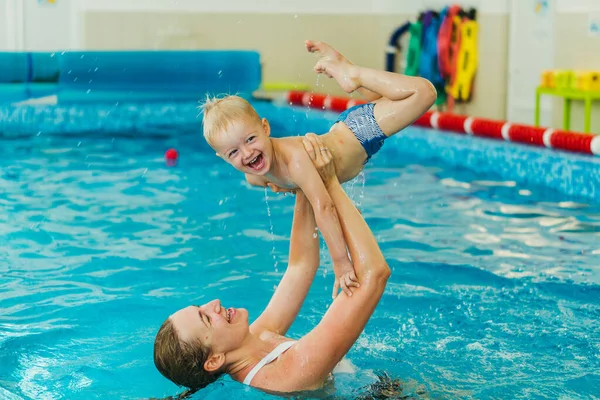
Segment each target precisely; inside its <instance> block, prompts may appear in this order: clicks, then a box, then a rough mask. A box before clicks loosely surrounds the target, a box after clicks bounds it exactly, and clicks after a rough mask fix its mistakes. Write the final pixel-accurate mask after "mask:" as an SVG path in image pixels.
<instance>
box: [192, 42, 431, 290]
mask: <svg viewBox="0 0 600 400" xmlns="http://www.w3.org/2000/svg"><path fill="white" fill-rule="evenodd" d="M305 45H306V49H307V50H308V51H309V52H311V53H315V54H317V55H318V56H320V59H319V61H318V62H317V64H316V65H315V67H314V70H315V72H317V73H319V74H321V73H323V74H326V75H327V76H329V77H330V78H334V79H335V80H336V81H337V82H338V84H339V85H340V86H341V87H342V89H344V91H346V92H348V93H352V92H354V91H355V90H358V91H359V92H360V93H361V94H362V95H363V96H365V97H366V98H367V99H368V100H369V101H371V102H370V103H367V104H363V105H359V106H356V107H352V108H350V109H348V110H346V111H345V112H343V113H342V114H341V115H340V117H339V118H338V120H337V121H336V123H335V124H334V125H333V126H332V127H331V129H330V130H329V132H327V133H325V134H324V135H322V136H321V138H322V140H323V142H324V143H325V146H326V147H327V148H328V149H329V151H330V152H331V154H332V156H333V160H334V162H335V168H336V173H337V176H338V179H339V180H340V182H342V183H344V182H347V181H349V180H351V179H353V178H354V177H356V176H357V175H358V174H359V173H360V171H361V170H362V169H363V167H364V164H366V162H367V161H369V159H370V158H371V156H373V154H375V153H377V151H379V149H380V148H381V146H382V145H383V141H384V140H385V139H386V138H388V137H390V136H392V135H394V134H395V133H396V132H398V131H400V130H402V129H404V128H405V127H406V126H408V125H409V124H411V123H412V122H413V121H414V120H416V119H417V118H418V117H419V116H421V115H422V114H423V113H424V112H425V111H427V110H428V109H429V108H430V107H431V105H432V104H433V103H434V102H435V99H436V90H435V88H434V87H433V85H432V84H431V83H430V82H429V81H428V80H426V79H423V78H419V77H409V76H405V75H400V74H397V73H393V72H386V71H379V70H375V69H370V68H365V67H359V66H356V65H354V64H352V63H351V62H350V61H348V60H347V59H346V58H345V57H344V56H343V55H341V54H340V53H339V52H338V51H336V50H335V49H334V48H333V47H331V46H330V45H328V44H327V43H324V42H313V41H306V42H305ZM203 124H204V137H205V138H206V141H207V142H208V144H209V145H210V146H211V147H212V148H213V149H214V150H215V151H216V153H217V155H218V156H219V157H221V158H222V159H224V160H225V161H227V162H228V163H229V164H231V165H232V166H233V167H234V168H236V169H237V170H239V171H241V172H244V173H245V174H246V179H247V181H248V182H249V183H250V184H251V185H254V186H262V187H266V186H269V187H270V188H271V189H273V190H275V191H292V190H295V189H300V190H302V192H303V193H304V194H305V195H306V197H307V198H308V200H309V201H310V203H311V205H312V207H313V209H314V213H315V218H316V222H317V225H318V227H319V229H320V230H321V233H322V235H323V238H324V239H325V242H326V243H327V246H328V247H329V251H330V253H331V255H332V261H333V266H334V267H333V268H334V272H335V275H336V281H335V284H334V289H333V297H335V296H336V295H337V292H338V289H339V288H340V287H341V288H342V290H343V291H344V292H345V293H346V294H347V295H349V296H351V295H352V290H351V287H356V286H357V280H356V276H355V275H354V268H353V267H352V263H351V262H350V260H349V259H348V253H347V251H346V242H345V241H344V236H343V234H342V229H341V226H340V223H339V221H338V216H337V213H336V210H335V208H334V206H333V202H332V200H331V198H330V197H329V194H328V193H327V189H326V188H325V185H324V184H323V181H322V180H321V178H320V176H319V173H318V172H317V170H316V169H315V167H314V166H313V163H312V161H311V159H310V157H309V156H308V154H307V153H306V151H305V149H304V145H303V143H302V137H299V136H292V137H284V138H271V137H270V134H271V130H270V127H269V123H268V121H267V120H266V119H265V118H263V119H261V118H260V117H259V116H258V114H257V113H256V111H255V110H254V108H253V107H252V106H251V105H250V104H249V103H248V102H247V101H246V100H244V99H242V98H240V97H237V96H228V97H225V98H222V99H209V100H208V101H207V102H206V103H205V104H204V122H203Z"/></svg>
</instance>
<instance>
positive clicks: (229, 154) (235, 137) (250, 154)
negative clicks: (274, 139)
mask: <svg viewBox="0 0 600 400" xmlns="http://www.w3.org/2000/svg"><path fill="white" fill-rule="evenodd" d="M269 135H270V127H269V124H268V122H267V121H266V120H265V119H263V120H262V121H260V122H258V123H254V124H248V122H246V121H236V122H233V123H231V125H229V127H227V129H226V130H225V131H223V132H222V133H221V134H219V135H218V137H217V138H215V140H214V143H213V147H214V148H215V150H217V155H218V156H219V157H221V158H223V159H224V160H225V161H227V162H228V163H229V164H231V165H232V166H233V167H234V168H235V169H237V170H238V171H241V172H244V173H248V174H252V175H265V174H266V173H268V172H269V169H270V167H271V162H270V160H271V155H272V152H273V146H272V144H271V139H270V137H269Z"/></svg>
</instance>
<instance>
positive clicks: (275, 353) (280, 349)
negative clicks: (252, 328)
mask: <svg viewBox="0 0 600 400" xmlns="http://www.w3.org/2000/svg"><path fill="white" fill-rule="evenodd" d="M294 343H296V342H295V341H294V340H291V341H289V342H283V343H281V344H280V345H278V346H277V347H275V348H274V349H273V350H271V352H270V353H269V354H267V355H266V356H265V358H263V359H262V360H260V361H259V362H258V364H256V365H255V366H254V368H252V370H251V371H250V373H249V374H248V375H247V376H246V379H244V385H250V382H252V379H254V376H255V375H256V374H257V373H258V371H260V369H261V368H262V367H264V366H265V365H267V364H269V363H271V362H273V361H275V360H277V358H278V357H279V356H280V355H282V354H283V353H285V351H286V350H287V349H289V348H290V347H292V345H293V344H294Z"/></svg>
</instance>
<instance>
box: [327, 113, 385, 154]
mask: <svg viewBox="0 0 600 400" xmlns="http://www.w3.org/2000/svg"><path fill="white" fill-rule="evenodd" d="M374 108H375V104H374V103H366V104H359V105H357V106H354V107H351V108H349V109H347V110H346V111H344V112H343V113H341V114H340V116H339V117H338V119H337V121H335V122H336V123H337V122H343V123H344V124H346V126H347V127H348V128H350V130H351V131H352V133H354V136H355V137H356V139H358V141H359V142H360V144H361V145H362V146H363V148H364V149H365V151H366V152H367V159H366V161H365V164H366V163H367V162H368V161H369V160H370V159H371V156H373V155H374V154H375V153H377V152H378V151H379V149H381V146H383V142H384V140H385V139H387V136H386V135H385V133H383V131H382V130H381V128H380V127H379V124H378V123H377V121H376V120H375V115H374V114H373V110H374Z"/></svg>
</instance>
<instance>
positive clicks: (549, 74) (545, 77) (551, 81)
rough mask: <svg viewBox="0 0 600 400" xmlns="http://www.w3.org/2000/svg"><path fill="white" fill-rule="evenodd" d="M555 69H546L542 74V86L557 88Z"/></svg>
mask: <svg viewBox="0 0 600 400" xmlns="http://www.w3.org/2000/svg"><path fill="white" fill-rule="evenodd" d="M555 75H556V73H555V71H553V70H545V71H543V72H542V75H541V82H540V87H543V88H546V89H554V88H555Z"/></svg>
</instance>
